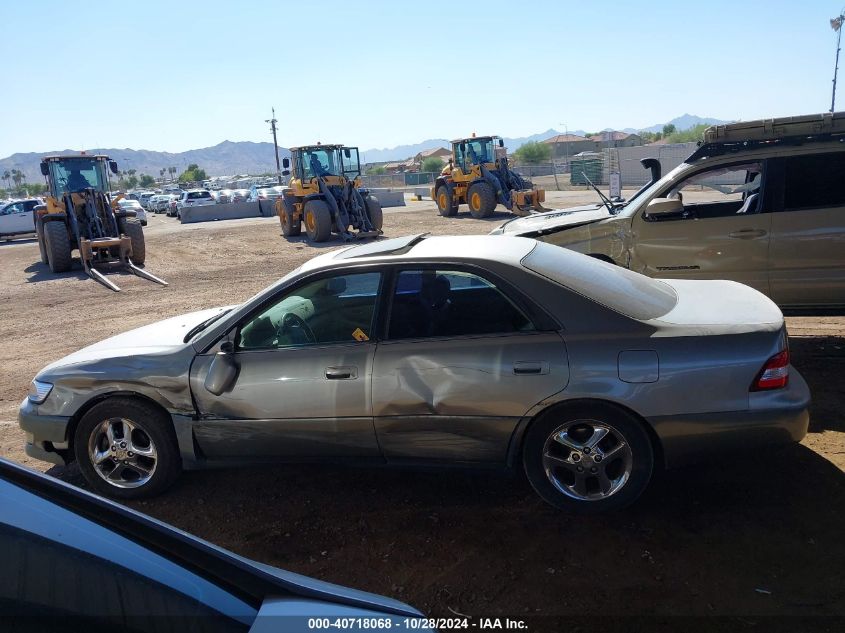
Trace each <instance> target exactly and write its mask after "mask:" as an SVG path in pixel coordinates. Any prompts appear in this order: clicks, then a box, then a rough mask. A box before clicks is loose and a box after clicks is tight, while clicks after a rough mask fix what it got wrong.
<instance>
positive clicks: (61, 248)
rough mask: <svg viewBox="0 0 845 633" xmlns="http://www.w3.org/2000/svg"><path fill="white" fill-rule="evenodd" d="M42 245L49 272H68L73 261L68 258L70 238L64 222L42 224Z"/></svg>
mask: <svg viewBox="0 0 845 633" xmlns="http://www.w3.org/2000/svg"><path fill="white" fill-rule="evenodd" d="M44 245H45V248H46V250H47V263H48V264H49V266H50V270H51V271H52V272H54V273H64V272H67V271H69V270H70V267H71V265H72V264H73V260H72V259H71V257H70V236H69V235H68V233H67V227H66V226H65V223H64V222H58V221H56V222H47V223H46V224H44Z"/></svg>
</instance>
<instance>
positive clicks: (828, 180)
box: [783, 152, 845, 211]
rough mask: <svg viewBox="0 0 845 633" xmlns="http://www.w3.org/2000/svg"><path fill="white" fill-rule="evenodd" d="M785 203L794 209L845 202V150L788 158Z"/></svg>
mask: <svg viewBox="0 0 845 633" xmlns="http://www.w3.org/2000/svg"><path fill="white" fill-rule="evenodd" d="M785 181H786V182H785V191H784V201H783V206H784V209H786V210H787V211H790V210H793V209H813V208H817V207H841V206H844V205H845V187H843V186H842V183H843V182H845V152H831V153H829V154H812V155H809V156H790V157H788V158H787V159H786V178H785Z"/></svg>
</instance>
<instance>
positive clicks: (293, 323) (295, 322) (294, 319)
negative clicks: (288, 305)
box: [279, 312, 317, 343]
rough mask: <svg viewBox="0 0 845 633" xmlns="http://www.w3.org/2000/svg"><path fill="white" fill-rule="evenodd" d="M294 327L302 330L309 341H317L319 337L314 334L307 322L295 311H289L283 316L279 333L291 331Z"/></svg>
mask: <svg viewBox="0 0 845 633" xmlns="http://www.w3.org/2000/svg"><path fill="white" fill-rule="evenodd" d="M293 329H298V330H300V331H301V332H302V333H303V334H304V335H305V338H306V339H307V342H308V343H316V342H317V337H316V336H314V331H313V330H312V329H311V327H310V326H309V325H308V324H307V323H306V322H305V319H303V318H302V317H301V316H299V315H298V314H294V313H293V312H288V313H287V314H285V316H283V317H282V322H281V323H280V324H279V333H280V334H284V333H286V332H290V331H291V330H293Z"/></svg>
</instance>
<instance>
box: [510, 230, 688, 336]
mask: <svg viewBox="0 0 845 633" xmlns="http://www.w3.org/2000/svg"><path fill="white" fill-rule="evenodd" d="M522 265H523V266H525V268H527V269H528V270H531V271H533V272H535V273H537V274H539V275H542V276H543V277H546V278H547V279H550V280H551V281H553V282H555V283H557V284H560V285H561V286H564V287H565V288H568V289H569V290H572V291H573V292H577V293H578V294H580V295H583V296H585V297H587V298H588V299H591V300H593V301H595V302H596V303H600V304H601V305H603V306H605V307H607V308H610V309H611V310H613V311H615V312H619V313H620V314H624V315H625V316H628V317H631V318H632V319H638V320H641V321H647V320H649V319H657V318H659V317H661V316H663V315H664V314H667V313H668V312H670V311H671V310H672V308H674V307H675V304H676V303H677V302H678V295H677V294H676V293H675V290H674V288H672V287H671V286H670V285H669V284H666V283H664V282H662V281H659V280H657V279H651V278H650V277H646V276H645V275H640V274H639V273H635V272H633V271H630V270H628V269H627V268H622V267H621V266H616V265H614V264H609V263H607V262H603V261H599V260H597V259H595V258H593V257H588V256H587V255H581V254H579V253H575V252H573V251H569V250H567V249H565V248H561V247H559V246H552V245H551V244H544V243H542V242H537V246H536V247H535V248H534V249H533V250H532V251H531V252H530V253H528V255H526V256H525V257H524V258H523V259H522Z"/></svg>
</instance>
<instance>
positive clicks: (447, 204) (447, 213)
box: [434, 185, 458, 218]
mask: <svg viewBox="0 0 845 633" xmlns="http://www.w3.org/2000/svg"><path fill="white" fill-rule="evenodd" d="M434 200H435V202H437V210H438V211H439V212H440V215H442V216H443V217H444V218H451V217H452V216H454V215H457V213H458V205H456V204H455V201H454V200H453V199H452V193H451V192H450V191H449V187H447V186H446V185H440V186H439V187H438V188H437V191H435V192H434Z"/></svg>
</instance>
